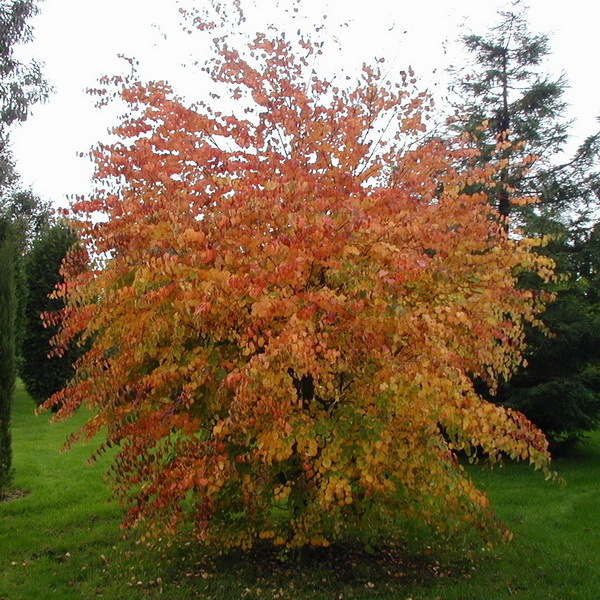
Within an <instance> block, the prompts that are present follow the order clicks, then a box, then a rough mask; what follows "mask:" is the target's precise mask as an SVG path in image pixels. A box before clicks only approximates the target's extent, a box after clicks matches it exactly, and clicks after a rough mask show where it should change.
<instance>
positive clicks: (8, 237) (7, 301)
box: [0, 217, 16, 497]
mask: <svg viewBox="0 0 600 600" xmlns="http://www.w3.org/2000/svg"><path fill="white" fill-rule="evenodd" d="M12 234H13V232H12V227H11V223H10V221H8V220H7V219H5V218H2V217H0V497H1V496H2V494H3V493H4V491H5V490H6V488H7V487H8V485H9V484H10V482H11V479H12V446H11V433H10V420H11V404H12V395H13V391H14V386H15V378H16V365H15V311H16V300H15V276H14V258H15V244H14V239H13V235H12Z"/></svg>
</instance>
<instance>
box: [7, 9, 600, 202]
mask: <svg viewBox="0 0 600 600" xmlns="http://www.w3.org/2000/svg"><path fill="white" fill-rule="evenodd" d="M203 2H204V0H199V1H198V2H197V3H198V4H199V5H201V3H203ZM253 2H254V8H252V10H248V11H247V16H248V17H249V20H252V21H253V23H256V26H257V27H258V28H261V26H262V25H263V24H264V23H265V22H266V21H268V22H275V23H277V24H279V25H280V26H281V24H282V23H284V24H285V23H287V26H289V27H293V28H294V30H295V29H298V27H299V26H300V27H302V28H303V29H304V30H307V31H308V30H309V27H308V26H309V25H310V23H314V22H316V23H320V22H322V21H321V18H320V16H319V14H320V13H321V12H322V11H325V12H327V14H328V15H329V18H328V19H327V30H328V32H329V33H330V34H331V36H332V37H333V36H335V37H336V38H337V40H338V41H339V43H335V42H334V43H332V44H331V45H330V47H329V51H330V52H331V55H332V59H331V60H333V61H339V63H340V66H347V67H348V68H352V66H356V65H360V64H362V62H365V61H366V62H371V59H372V57H373V56H383V57H385V58H386V59H387V62H388V64H391V65H393V67H395V68H396V70H397V71H399V70H402V69H406V68H407V67H408V66H409V65H412V66H413V68H414V69H415V71H416V72H417V76H418V77H419V79H420V80H421V82H422V87H423V88H426V87H428V88H432V87H433V86H434V85H435V83H436V81H442V80H441V78H442V76H443V72H444V70H445V68H446V67H447V66H448V65H449V64H451V63H454V64H455V65H461V64H463V62H464V58H461V56H460V55H459V54H457V52H458V48H459V46H458V45H457V44H456V43H455V40H456V39H457V38H458V37H459V36H460V35H461V34H463V33H467V32H468V31H469V30H472V31H473V32H474V33H477V34H483V33H485V31H486V30H487V28H488V27H489V26H490V25H493V24H494V23H495V21H496V18H495V14H496V11H497V10H498V9H499V8H503V7H506V3H504V2H500V1H496V0H420V1H419V0H417V1H415V0H368V1H366V0H303V2H301V3H300V4H299V5H298V6H299V13H298V15H297V17H296V20H295V22H293V23H291V22H290V20H289V10H288V12H287V13H285V11H284V8H287V9H289V8H291V6H292V5H293V4H294V3H293V2H292V0H280V2H279V4H280V5H281V6H280V7H278V6H277V5H276V4H277V0H253ZM528 4H529V6H530V10H529V13H528V21H529V24H530V29H531V30H532V31H533V32H534V33H538V32H539V33H548V34H550V36H551V37H550V41H551V47H552V52H553V54H552V56H551V57H550V60H549V62H548V71H549V72H550V73H551V74H552V75H554V76H558V75H559V74H560V73H561V72H565V73H566V76H567V78H568V80H569V82H570V89H569V90H568V91H567V94H566V99H567V101H568V102H569V103H570V104H571V106H572V108H571V112H570V113H569V114H570V116H571V117H572V118H576V125H575V127H574V129H573V132H574V134H575V136H574V137H575V141H581V139H582V138H583V137H585V136H586V135H588V134H590V133H592V132H593V131H595V130H597V129H598V127H600V124H598V123H597V122H596V121H595V118H596V117H597V116H600V81H599V78H598V75H597V68H598V67H597V65H598V59H599V58H600V56H599V55H600V52H599V51H598V37H597V36H598V33H597V27H598V24H599V23H600V2H598V1H597V0H570V1H569V2H565V1H564V0H529V2H528ZM250 7H252V5H250ZM282 7H283V8H282ZM40 9H41V10H40V14H39V15H38V16H37V17H36V18H35V19H34V20H33V21H32V24H33V26H34V28H35V30H34V35H35V40H34V42H33V43H31V44H29V45H28V46H27V47H26V48H23V49H21V50H20V52H21V55H22V56H23V57H27V56H33V57H35V58H36V59H37V60H39V61H42V62H43V63H44V65H45V66H44V73H45V75H46V77H47V79H48V80H49V82H50V84H51V85H52V86H53V87H54V89H55V92H54V93H53V94H52V95H51V97H50V98H49V100H48V101H47V102H46V103H45V104H41V105H38V106H35V107H34V108H33V111H32V115H31V117H30V118H29V119H28V121H27V122H26V123H24V124H22V125H19V126H18V127H17V128H16V129H15V130H14V131H13V133H12V135H11V139H12V145H13V152H14V155H15V158H16V160H17V166H18V169H19V171H20V173H21V177H22V183H23V186H24V187H26V188H31V189H32V190H33V191H34V192H35V193H37V194H39V195H40V196H42V197H43V198H45V199H49V200H51V201H53V202H54V203H55V204H56V205H59V206H65V205H66V204H67V203H68V200H67V198H68V196H70V195H73V194H86V193H88V192H89V191H90V177H91V173H92V166H91V164H90V163H89V161H88V159H87V158H79V157H78V154H79V153H80V152H87V151H88V150H89V149H90V147H91V146H93V145H94V144H95V143H96V142H97V141H98V140H100V139H102V138H106V131H107V129H108V128H109V127H110V126H111V125H114V124H116V122H115V114H114V113H112V114H111V113H110V112H109V111H104V112H102V111H99V110H98V109H96V108H95V107H94V105H93V100H92V98H90V97H89V96H87V95H86V93H85V89H86V88H87V87H93V86H94V84H95V82H96V80H97V79H98V78H99V77H100V76H101V75H104V74H109V75H110V74H114V73H120V72H123V71H124V69H125V65H124V63H123V61H120V60H118V59H117V54H119V53H124V54H126V55H129V56H133V57H135V58H137V59H139V60H140V62H141V67H140V68H141V73H142V74H143V75H144V77H146V78H148V79H165V80H168V81H170V82H171V83H173V85H174V87H175V90H176V91H180V93H184V94H187V95H188V97H191V96H193V95H194V87H193V83H194V81H195V79H196V78H195V76H194V72H193V70H190V69H181V68H180V67H179V65H180V64H181V63H182V62H185V61H187V60H188V58H189V56H190V55H193V58H194V59H195V60H199V61H200V62H202V53H203V50H202V48H201V47H198V46H193V45H192V44H194V43H195V42H194V41H193V40H194V36H192V37H190V36H187V35H185V34H183V33H182V32H181V30H180V29H179V27H178V26H177V21H178V17H179V15H178V12H177V4H176V0H103V1H102V2H91V1H90V0H44V1H43V2H41V4H40ZM286 19H287V21H286ZM342 22H348V23H349V26H348V27H347V28H346V27H343V28H341V27H340V26H339V25H340V23H342ZM465 24H466V26H467V28H468V29H467V30H464V29H461V25H465ZM325 52H326V54H327V52H328V48H327V47H326V48H325ZM335 64H337V62H336V63H335ZM434 69H435V70H436V71H435V73H434ZM443 85H444V84H443V83H439V84H438V86H437V89H438V90H439V88H440V87H443Z"/></svg>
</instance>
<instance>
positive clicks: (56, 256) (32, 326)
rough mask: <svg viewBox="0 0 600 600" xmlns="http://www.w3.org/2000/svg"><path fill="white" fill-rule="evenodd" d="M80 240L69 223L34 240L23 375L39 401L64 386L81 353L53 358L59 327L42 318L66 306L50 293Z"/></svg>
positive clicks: (29, 264) (28, 268) (29, 268)
mask: <svg viewBox="0 0 600 600" xmlns="http://www.w3.org/2000/svg"><path fill="white" fill-rule="evenodd" d="M76 240H77V237H76V235H75V233H74V232H73V231H72V230H71V229H70V228H69V227H68V226H67V225H65V224H62V223H59V224H57V225H54V226H53V227H51V228H50V229H48V230H47V231H46V232H45V233H43V234H41V235H40V236H39V237H38V239H37V240H36V241H35V242H34V244H33V247H32V249H31V252H30V254H29V257H28V259H27V263H26V277H27V287H28V294H27V300H26V304H25V334H24V339H23V346H22V355H23V365H22V368H21V378H22V379H23V383H24V384H25V387H26V389H27V392H28V393H29V395H30V396H31V397H32V398H33V399H34V400H35V402H36V403H37V404H41V403H42V402H44V401H45V400H46V399H47V398H49V397H50V396H51V395H52V394H53V393H54V392H57V391H58V390H60V389H61V388H62V387H63V386H64V384H65V383H66V382H67V381H68V380H69V379H70V377H71V376H72V374H73V367H72V364H73V362H74V361H75V359H76V358H77V356H78V355H79V349H78V348H69V349H67V350H66V351H65V353H64V354H63V355H62V356H60V357H59V356H50V357H49V356H48V354H49V353H50V351H51V350H52V347H51V345H50V340H51V339H52V337H53V336H54V335H55V333H56V327H45V326H44V322H43V320H42V318H41V315H42V314H43V313H46V312H54V311H57V310H60V309H61V308H62V306H63V304H62V301H61V300H59V299H53V298H49V297H48V296H49V294H51V293H52V291H53V290H54V289H55V286H56V285H57V284H58V283H60V282H62V277H61V274H60V268H61V265H62V261H63V258H64V257H65V256H66V254H67V252H68V251H69V249H70V248H71V247H72V246H73V244H74V243H75V242H76Z"/></svg>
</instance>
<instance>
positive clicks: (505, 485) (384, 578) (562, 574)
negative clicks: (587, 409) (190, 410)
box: [0, 388, 600, 600]
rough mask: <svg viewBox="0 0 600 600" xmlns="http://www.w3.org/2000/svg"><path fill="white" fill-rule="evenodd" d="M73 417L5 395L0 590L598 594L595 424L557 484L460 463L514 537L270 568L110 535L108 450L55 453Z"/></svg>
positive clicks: (350, 553)
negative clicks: (8, 411) (9, 440)
mask: <svg viewBox="0 0 600 600" xmlns="http://www.w3.org/2000/svg"><path fill="white" fill-rule="evenodd" d="M83 419H84V416H83V415H78V416H76V417H75V418H74V419H73V420H71V421H69V422H66V423H60V424H57V425H53V426H50V425H49V424H48V423H47V421H48V418H47V417H46V416H40V417H35V416H34V415H33V403H32V402H31V400H29V398H27V396H26V394H25V393H24V392H23V390H22V388H19V389H18V391H17V395H16V398H15V402H14V425H13V447H14V467H15V481H14V487H15V489H18V490H23V491H26V492H28V493H27V495H23V496H18V497H15V498H14V499H12V500H10V501H8V502H1V503H0V600H36V599H38V598H39V599H44V600H46V599H48V598H59V599H60V600H71V599H84V598H85V599H86V600H87V599H91V598H106V599H111V600H123V599H127V600H136V599H140V600H141V599H142V598H145V599H150V600H153V599H158V598H165V599H167V598H168V599H169V600H184V599H186V600H187V599H190V598H213V599H214V600H228V599H230V598H231V599H243V598H247V599H258V598H268V599H272V600H286V599H305V598H306V599H313V600H321V599H322V600H325V599H328V600H332V599H338V600H341V599H351V598H354V599H363V598H365V599H370V598H383V599H390V600H391V599H394V600H406V599H408V598H412V600H425V599H427V600H435V599H438V600H473V599H475V600H478V599H485V600H500V599H509V598H511V599H512V598H520V599H523V600H526V599H527V600H575V599H577V600H586V599H589V600H597V598H598V597H600V592H599V590H600V535H599V534H600V510H599V507H600V434H596V435H595V436H593V437H592V439H591V443H590V444H589V445H587V446H583V447H581V448H580V449H579V450H578V452H577V454H576V455H574V456H572V457H570V458H568V459H560V460H558V461H557V462H556V468H557V469H558V470H559V472H560V474H561V475H562V476H563V477H564V478H565V480H566V481H567V484H566V485H565V486H561V485H558V484H556V483H546V482H544V481H543V480H542V477H540V476H539V475H538V474H535V473H533V472H532V471H531V470H530V469H529V468H527V467H526V466H523V465H515V464H508V465H506V466H505V467H503V468H500V469H498V468H497V469H495V470H493V471H489V470H487V469H485V468H483V467H475V468H473V476H474V477H475V478H476V480H477V481H478V483H479V485H480V486H481V487H482V488H484V489H485V490H486V491H487V492H488V493H489V495H490V497H491V499H492V503H493V505H494V507H495V510H496V512H497V514H498V515H499V516H500V517H501V518H502V520H503V521H504V522H505V523H506V524H507V525H508V526H509V527H510V528H511V529H512V531H513V532H514V534H515V539H514V540H513V542H511V543H509V544H506V545H503V546H500V547H497V548H495V549H493V550H491V551H490V550H484V549H482V548H481V545H480V544H477V545H472V546H471V547H470V548H469V549H468V550H465V551H461V552H458V551H456V550H451V549H448V548H445V549H444V548H442V547H441V546H440V545H439V544H435V543H433V542H431V541H429V542H428V541H427V540H424V541H418V542H415V541H414V540H413V542H412V544H411V546H406V545H399V544H394V543H391V544H390V545H389V546H388V547H387V548H385V549H384V550H382V551H381V552H380V553H378V554H376V555H368V554H366V553H364V552H360V551H358V550H356V549H354V548H352V547H350V546H338V547H336V548H334V549H329V550H327V551H319V552H315V553H313V554H312V555H310V556H308V557H305V560H304V561H303V562H302V563H301V564H299V563H296V562H294V561H289V562H288V563H284V564H281V563H279V562H278V561H277V560H276V559H275V557H274V555H273V554H272V553H267V552H262V553H261V552H258V551H257V552H255V553H254V554H250V555H248V554H247V555H235V554H234V555H231V556H228V557H218V556H208V555H206V554H205V553H203V552H202V551H201V549H199V548H198V547H195V546H194V545H193V544H189V545H187V546H186V545H184V546H183V547H180V548H171V549H169V550H165V551H160V552H159V551H155V550H149V549H148V548H147V547H146V546H145V545H140V544H136V543H135V541H134V540H131V539H124V538H123V533H122V531H121V530H120V529H119V523H120V519H121V513H120V509H119V508H118V507H117V506H116V505H115V504H114V503H109V502H107V501H106V499H107V498H108V497H109V495H110V492H109V489H108V486H107V485H106V483H105V482H104V472H105V471H106V469H107V466H108V464H109V459H108V458H106V459H103V460H102V461H100V462H99V463H96V464H94V465H93V466H89V465H88V464H87V458H88V457H89V455H90V454H91V452H92V450H93V449H94V445H90V446H87V447H86V446H77V447H76V448H74V449H73V450H72V451H71V452H68V453H60V452H59V450H60V448H61V446H62V444H63V442H64V440H65V438H66V437H67V435H68V433H69V432H70V431H72V430H73V429H74V428H76V427H77V425H78V424H81V423H82V421H83ZM429 546H430V547H429Z"/></svg>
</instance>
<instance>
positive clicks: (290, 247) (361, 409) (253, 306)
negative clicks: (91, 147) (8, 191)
mask: <svg viewBox="0 0 600 600" xmlns="http://www.w3.org/2000/svg"><path fill="white" fill-rule="evenodd" d="M214 19H215V21H217V22H218V19H219V15H218V14H217V15H216V16H214ZM196 25H197V27H198V28H199V29H201V30H203V31H205V32H206V31H207V30H208V33H209V34H210V35H213V36H214V32H213V31H212V29H213V28H214V27H215V23H214V22H213V23H211V21H210V20H206V19H202V18H198V19H197V21H196ZM214 43H215V48H216V50H217V54H216V57H215V58H214V59H213V60H212V61H209V62H208V63H207V65H206V67H205V68H206V70H207V72H209V73H210V75H211V77H212V79H213V82H214V89H215V90H218V89H221V88H222V87H223V85H224V86H225V88H226V89H227V90H229V92H228V94H229V97H230V98H232V99H234V100H235V103H234V109H233V112H232V113H231V114H228V113H226V112H223V109H220V110H219V111H217V110H213V109H211V107H210V106H208V105H206V104H198V105H195V106H186V104H185V103H184V102H183V101H181V100H180V99H178V98H177V97H176V96H175V95H174V94H173V92H172V90H171V89H170V88H169V87H168V86H167V85H166V84H164V83H161V82H154V83H148V84H142V83H139V82H138V83H136V82H129V83H128V84H127V85H125V86H122V81H121V80H116V81H115V83H116V84H117V89H118V90H119V94H120V97H121V98H122V99H123V100H124V101H125V102H126V103H127V105H128V107H129V110H128V116H127V118H125V120H124V121H123V122H122V123H121V124H120V125H119V126H118V127H117V128H116V129H115V130H114V132H115V134H116V136H117V138H118V139H117V141H115V143H114V144H112V145H110V144H109V145H102V146H100V147H99V148H97V150H96V151H95V158H96V162H97V173H96V178H97V180H98V191H97V193H96V194H95V195H93V196H92V197H91V198H89V199H83V200H80V201H79V202H77V203H76V204H74V205H73V217H74V221H73V226H74V227H76V228H77V229H78V232H79V236H80V240H81V243H82V245H83V247H82V249H80V250H79V251H80V252H87V253H88V255H89V256H90V258H91V268H90V269H89V270H86V271H84V272H82V271H81V269H80V268H79V267H75V268H71V266H70V265H71V264H75V265H78V264H79V263H80V261H79V259H76V257H72V258H71V260H70V262H67V264H66V266H65V269H64V272H65V278H66V279H65V283H64V284H63V285H62V287H61V291H60V292H59V295H60V296H61V297H63V298H64V299H65V301H66V308H65V309H63V311H62V320H61V322H62V328H61V331H60V333H59V334H58V336H57V339H56V344H57V348H58V349H59V350H60V348H62V347H64V346H65V345H66V344H67V343H68V342H69V341H70V340H72V339H73V338H74V337H76V336H81V340H82V341H83V342H84V343H87V344H89V348H88V349H87V351H86V352H85V354H84V355H83V357H82V358H81V359H80V360H79V362H78V364H77V369H76V375H75V377H74V379H73V380H72V381H71V382H70V383H69V385H68V386H67V387H66V389H65V390H63V391H61V392H59V393H58V394H56V395H55V396H54V397H53V398H52V399H51V400H50V401H49V402H48V403H46V407H48V406H51V405H53V404H59V405H60V410H59V412H58V413H57V417H58V418H61V417H66V416H68V415H70V414H71V413H73V411H75V410H76V409H77V407H79V406H80V405H82V404H86V405H88V406H90V407H91V409H92V411H93V417H92V418H91V419H90V420H89V421H88V422H87V424H86V425H85V426H84V427H83V429H82V430H81V431H80V432H79V434H78V435H76V436H74V438H73V439H72V441H75V439H77V438H79V437H84V438H88V437H93V436H94V435H96V434H98V433H99V432H100V431H103V432H106V442H105V444H103V445H102V446H101V448H100V450H99V452H102V450H103V449H105V448H107V447H111V446H113V445H116V446H117V447H118V449H117V454H116V458H115V461H114V464H113V467H112V469H111V474H112V476H113V479H114V482H115V485H116V492H117V495H118V496H119V497H120V499H121V500H122V501H123V503H124V504H125V505H126V506H127V507H128V513H127V517H126V522H125V523H126V525H128V526H136V525H140V524H143V525H144V526H145V527H146V529H147V530H148V531H149V532H150V533H158V532H164V531H167V532H175V531H178V530H179V528H180V527H183V526H184V525H192V527H193V529H194V532H195V535H196V536H197V537H198V539H200V540H203V541H204V542H206V543H208V544H216V545H219V546H220V547H231V546H241V547H249V546H251V545H252V544H253V543H255V542H256V541H257V540H259V539H269V540H271V541H272V542H273V543H274V544H275V545H281V546H283V547H286V548H298V547H302V546H304V545H307V544H312V545H328V544H329V543H330V541H332V540H334V539H336V538H338V537H340V536H342V535H344V533H345V532H346V531H347V530H348V528H351V527H353V526H356V525H359V526H360V528H362V530H363V531H364V533H365V536H367V537H368V536H378V535H381V533H382V532H385V531H387V528H388V527H389V526H390V524H391V523H392V522H395V520H396V519H397V518H398V517H407V518H409V519H418V520H420V521H423V522H425V523H429V524H431V525H432V526H434V527H436V528H437V529H438V531H441V532H445V533H450V532H452V531H455V530H456V529H457V528H460V527H461V526H464V525H465V524H467V525H470V526H473V527H476V528H478V529H480V530H483V531H485V532H486V534H490V535H491V534H492V533H493V532H500V533H503V532H505V531H504V529H503V528H502V527H501V526H500V525H499V524H498V523H496V521H495V520H494V517H493V515H492V513H491V511H490V508H489V504H488V500H487V498H486V496H485V494H484V493H482V492H481V491H479V490H478V489H477V488H476V487H475V485H474V484H473V483H472V482H471V480H470V479H469V477H468V474H467V473H466V471H465V470H464V468H463V467H462V466H461V463H460V462H459V460H458V456H457V455H458V453H459V452H462V451H465V452H467V453H470V454H476V453H481V454H482V455H485V456H486V457H487V458H488V459H489V460H491V461H496V460H500V459H501V457H502V456H504V455H508V456H511V457H513V458H515V459H523V460H526V461H529V462H530V463H531V464H532V465H534V466H535V467H536V468H542V469H544V470H545V471H546V473H547V475H548V476H549V475H550V472H549V471H548V464H549V462H548V461H549V455H548V452H547V442H546V440H545V438H544V437H543V435H542V434H541V433H540V432H539V431H538V430H537V429H536V428H535V427H534V426H532V425H531V424H530V423H529V422H528V421H527V420H526V419H525V418H524V417H523V416H522V415H520V414H519V413H516V412H513V411H511V410H507V409H504V408H502V407H499V406H496V405H494V404H492V403H490V402H487V401H485V400H484V399H483V398H481V397H480V396H478V395H477V393H476V392H475V390H474V388H473V383H472V381H473V375H477V376H479V377H481V378H484V379H485V380H486V381H487V382H488V383H489V385H490V386H494V385H495V383H496V382H497V380H498V378H501V377H508V376H509V374H510V373H511V372H512V371H513V370H514V368H515V367H516V366H518V365H519V364H520V362H521V360H522V341H523V325H524V323H526V322H534V321H535V319H536V315H537V313H538V311H539V309H540V308H541V305H540V302H539V299H538V297H536V296H535V295H534V294H532V293H531V292H528V291H526V290H522V289H519V288H518V287H517V285H516V283H517V279H516V274H517V273H518V272H520V271H523V270H532V271H534V272H536V273H537V274H538V275H539V276H540V277H543V278H548V277H550V276H551V272H550V264H551V263H550V261H548V260H547V259H545V258H544V257H541V256H538V255H537V254H536V253H535V252H534V247H535V245H536V242H535V240H529V239H519V240H515V239H510V238H509V236H507V234H506V232H505V231H504V229H503V228H502V227H501V226H500V225H499V224H498V220H497V219H496V218H495V214H496V213H495V211H494V208H493V207H492V206H491V205H490V203H489V202H488V200H487V196H486V194H485V193H482V192H470V191H469V189H470V186H472V185H473V184H474V183H478V182H479V183H482V184H483V183H485V182H488V181H489V178H490V177H491V175H492V174H493V168H490V167H489V166H488V165H483V166H482V165H478V164H476V161H475V160H474V159H475V156H474V154H473V152H472V150H471V149H469V148H468V147H467V146H466V145H465V144H463V143H461V142H460V140H455V141H454V142H453V143H448V144H447V143H444V142H442V141H441V140H429V141H426V142H423V141H422V142H420V143H417V142H415V143H414V144H413V145H412V147H410V148H409V146H408V145H407V144H408V143H409V142H410V140H414V139H415V138H416V137H418V136H419V135H420V134H421V132H422V130H423V127H424V126H423V118H424V115H425V114H426V112H427V110H428V109H429V100H428V98H427V97H425V96H423V95H419V94H416V93H414V91H412V89H411V85H410V83H408V82H406V83H405V85H402V84H401V83H399V84H393V83H390V82H386V81H385V79H384V78H383V77H382V74H381V70H380V68H379V65H378V66H375V67H369V66H365V67H364V70H363V73H362V76H361V77H360V78H359V80H357V81H349V82H348V83H347V85H346V86H345V87H335V86H333V85H331V84H330V83H328V82H327V81H325V80H323V79H321V78H319V76H318V75H317V74H315V73H314V72H312V68H311V66H310V65H311V64H312V59H313V57H314V54H315V53H317V52H319V51H320V50H319V48H318V47H317V45H316V44H313V43H312V42H311V41H310V40H309V39H307V38H306V37H303V36H302V35H300V36H299V37H298V38H296V39H294V40H290V39H287V38H286V37H285V36H283V35H278V34H276V33H273V32H272V31H271V32H270V34H269V35H265V34H258V35H257V37H256V38H255V40H254V41H253V42H252V43H251V44H249V45H248V47H247V48H239V49H236V48H234V47H232V46H231V45H230V44H229V40H228V39H227V37H226V36H225V37H218V36H217V37H216V38H215V41H214ZM106 83H107V85H109V86H110V83H111V82H110V81H108V80H107V82H106ZM97 93H99V94H101V95H102V94H106V93H107V91H106V89H105V90H99V91H98V92H97ZM215 93H216V92H215ZM390 128H391V130H392V131H393V132H394V133H393V135H391V136H389V137H388V138H387V141H386V140H385V139H384V137H383V136H382V131H383V130H384V129H385V130H387V131H390ZM464 161H467V163H470V164H468V165H467V166H466V167H464V168H463V167H458V166H457V165H459V164H464Z"/></svg>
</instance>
